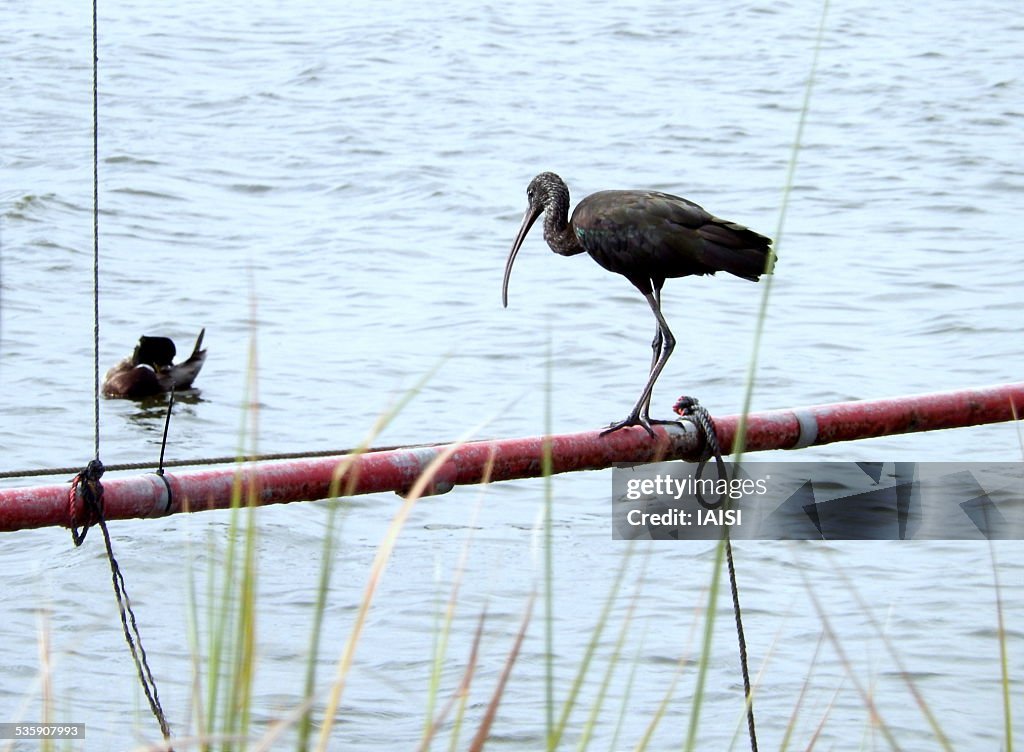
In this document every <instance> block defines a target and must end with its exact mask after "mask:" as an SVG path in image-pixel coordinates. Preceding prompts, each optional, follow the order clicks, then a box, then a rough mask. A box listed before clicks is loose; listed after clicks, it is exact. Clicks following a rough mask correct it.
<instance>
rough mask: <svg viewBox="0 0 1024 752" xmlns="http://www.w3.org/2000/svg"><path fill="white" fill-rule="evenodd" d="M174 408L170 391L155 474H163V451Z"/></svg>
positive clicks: (165, 446)
mask: <svg viewBox="0 0 1024 752" xmlns="http://www.w3.org/2000/svg"><path fill="white" fill-rule="evenodd" d="M173 407H174V390H173V389H171V394H170V396H169V397H168V398H167V417H166V418H164V435H163V438H162V439H160V461H159V462H158V463H157V466H156V474H157V475H163V474H164V450H166V449H167V430H168V429H169V428H170V427H171V408H173Z"/></svg>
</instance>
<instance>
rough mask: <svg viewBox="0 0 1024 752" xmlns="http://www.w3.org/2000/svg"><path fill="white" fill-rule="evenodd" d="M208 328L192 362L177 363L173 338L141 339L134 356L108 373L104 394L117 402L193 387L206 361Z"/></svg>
mask: <svg viewBox="0 0 1024 752" xmlns="http://www.w3.org/2000/svg"><path fill="white" fill-rule="evenodd" d="M205 334H206V328H205V327H204V328H203V329H201V330H200V331H199V336H198V337H197V338H196V346H195V347H194V348H192V355H190V356H189V358H188V360H186V361H183V362H181V363H174V356H175V355H176V354H177V349H176V348H175V347H174V341H173V340H172V339H170V338H169V337H150V336H148V335H143V336H141V337H139V344H137V345H136V346H135V350H134V351H133V352H132V354H131V355H130V356H129V357H127V358H125V359H124V360H122V361H121V362H120V363H118V364H117V365H115V366H114V367H113V368H111V369H110V370H109V371H107V375H106V377H104V379H103V395H104V396H105V397H112V398H116V399H144V398H146V397H154V396H156V395H160V394H166V393H167V392H172V391H174V392H178V391H181V390H183V389H188V388H190V387H191V386H192V382H193V381H195V379H196V376H198V375H199V371H200V370H202V368H203V363H205V362H206V350H204V349H203V336H204V335H205Z"/></svg>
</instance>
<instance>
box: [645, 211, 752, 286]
mask: <svg viewBox="0 0 1024 752" xmlns="http://www.w3.org/2000/svg"><path fill="white" fill-rule="evenodd" d="M649 196H650V198H649V199H648V201H649V205H650V207H651V211H652V212H654V213H656V214H657V215H658V216H659V217H660V218H661V220H662V222H663V223H664V229H663V232H664V243H665V244H666V245H667V246H669V247H670V248H671V249H672V251H673V253H674V255H675V256H676V257H677V258H678V259H679V261H678V263H679V264H680V265H682V266H684V267H686V268H688V267H689V266H691V265H692V266H694V267H696V269H697V270H696V271H689V272H686V271H684V272H683V273H684V274H686V273H689V274H714V273H715V272H728V273H729V274H734V275H736V276H737V277H743V278H744V279H750V280H754V281H756V280H757V279H758V277H760V276H761V275H762V274H763V273H764V270H765V261H766V259H767V256H768V252H769V248H770V246H771V243H772V241H771V239H770V238H767V237H765V236H764V235H761V234H760V233H757V232H754V231H753V230H751V229H750V228H748V227H744V226H743V225H741V224H737V223H735V222H729V221H727V220H724V219H719V218H718V217H716V216H714V215H713V214H711V213H710V212H708V211H706V210H705V209H703V208H702V207H700V206H698V205H697V204H695V203H693V202H692V201H688V200H687V199H684V198H680V197H678V196H671V195H669V194H665V193H652V194H649ZM668 276H672V275H668Z"/></svg>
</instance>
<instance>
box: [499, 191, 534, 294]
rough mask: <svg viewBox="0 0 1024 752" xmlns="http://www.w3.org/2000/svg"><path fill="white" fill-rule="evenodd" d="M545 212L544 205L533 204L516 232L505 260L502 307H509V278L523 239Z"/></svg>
mask: <svg viewBox="0 0 1024 752" xmlns="http://www.w3.org/2000/svg"><path fill="white" fill-rule="evenodd" d="M543 213H544V208H543V207H535V206H531V207H530V208H528V209H527V210H526V214H524V215H523V223H522V224H521V225H519V232H518V233H517V234H516V240H515V242H514V243H513V244H512V250H511V252H510V253H509V254H508V261H506V262H505V279H504V281H503V282H502V283H501V307H502V308H508V280H509V277H511V276H512V262H514V261H515V260H516V254H517V253H519V248H520V247H521V246H522V245H523V241H524V240H526V234H527V233H528V232H529V231H530V228H531V227H533V223H534V222H536V221H537V217H539V216H540V215H541V214H543Z"/></svg>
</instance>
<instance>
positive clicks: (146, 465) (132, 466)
mask: <svg viewBox="0 0 1024 752" xmlns="http://www.w3.org/2000/svg"><path fill="white" fill-rule="evenodd" d="M480 441H487V439H480ZM450 443H451V442H450V441H438V442H432V443H429V444H396V445H394V446H381V447H349V448H348V449H317V450H314V451H311V452H308V451H307V452H276V453H271V454H241V455H225V456H222V457H196V458H194V459H184V460H167V461H166V462H162V463H161V465H160V466H161V467H165V468H167V467H196V466H199V465H233V464H237V463H238V462H263V461H265V460H300V459H304V458H306V457H335V456H337V457H341V456H344V455H346V454H356V453H360V454H370V453H372V452H393V451H394V450H396V449H422V448H423V447H435V446H447V445H448V444H450ZM467 443H471V442H467ZM151 467H153V463H152V462H122V463H118V464H113V465H106V469H107V471H109V472H115V471H120V470H149V469H150V468H151ZM78 470H79V468H77V467H44V468H29V469H24V470H4V471H0V479H7V478H36V477H41V476H44V475H71V474H73V473H77V472H78Z"/></svg>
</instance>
